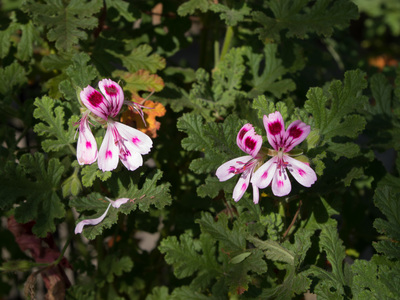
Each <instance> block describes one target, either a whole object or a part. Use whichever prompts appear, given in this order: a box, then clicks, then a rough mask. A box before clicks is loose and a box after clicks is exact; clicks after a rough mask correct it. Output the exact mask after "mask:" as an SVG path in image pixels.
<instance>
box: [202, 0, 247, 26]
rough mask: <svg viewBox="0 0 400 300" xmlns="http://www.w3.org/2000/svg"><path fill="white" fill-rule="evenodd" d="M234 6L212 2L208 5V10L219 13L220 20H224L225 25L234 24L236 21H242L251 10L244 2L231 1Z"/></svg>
mask: <svg viewBox="0 0 400 300" xmlns="http://www.w3.org/2000/svg"><path fill="white" fill-rule="evenodd" d="M232 4H233V6H234V7H228V6H226V5H223V4H221V3H214V4H212V5H211V6H210V10H211V11H213V12H216V13H220V15H219V17H220V18H221V20H225V23H226V25H228V26H236V25H237V23H238V22H242V21H243V20H244V18H245V17H246V16H248V15H249V14H250V12H251V9H250V7H248V6H247V5H246V3H235V2H233V3H232Z"/></svg>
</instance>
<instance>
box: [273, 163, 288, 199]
mask: <svg viewBox="0 0 400 300" xmlns="http://www.w3.org/2000/svg"><path fill="white" fill-rule="evenodd" d="M271 188H272V193H273V194H274V195H275V196H278V197H282V196H286V195H288V194H289V193H290V191H291V190H292V185H291V183H290V180H289V176H288V174H287V172H286V170H285V168H283V167H281V168H280V169H278V170H276V172H275V176H274V178H273V179H272V184H271Z"/></svg>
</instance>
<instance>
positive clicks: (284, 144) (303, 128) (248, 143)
mask: <svg viewBox="0 0 400 300" xmlns="http://www.w3.org/2000/svg"><path fill="white" fill-rule="evenodd" d="M263 121H264V127H265V130H266V132H267V139H268V142H269V144H270V145H271V146H272V148H273V149H262V138H261V136H260V135H258V134H256V133H255V131H254V129H253V126H252V125H251V124H246V125H244V126H243V127H242V128H241V129H240V130H239V133H238V135H237V140H236V143H237V145H238V146H239V148H240V149H241V150H242V151H244V152H246V153H247V154H249V155H247V156H241V157H238V158H235V159H232V160H230V161H228V162H226V163H224V164H222V165H221V166H220V167H219V168H218V169H217V171H216V176H217V177H218V179H219V180H220V181H225V180H228V179H230V178H232V177H233V176H234V175H236V174H241V176H240V178H239V181H238V183H237V184H236V186H235V189H234V191H233V199H234V200H235V201H239V200H240V198H242V196H243V194H244V192H245V191H246V189H247V187H248V185H249V183H251V184H252V186H253V201H254V203H256V204H257V203H258V201H259V191H258V189H263V188H266V187H267V186H269V185H270V184H271V188H272V193H273V194H274V195H275V196H279V197H282V196H286V195H288V194H289V193H290V191H291V189H292V186H291V183H290V180H289V176H288V172H287V171H289V172H290V174H291V175H292V176H293V177H294V178H295V179H296V180H297V181H298V182H299V183H300V184H301V185H303V186H305V187H310V186H311V185H312V184H314V182H315V181H316V180H317V175H316V174H315V172H314V170H313V169H311V167H310V166H309V165H308V164H307V163H304V162H301V161H300V160H297V159H295V158H293V157H292V156H297V155H299V153H296V152H294V151H292V149H293V148H294V147H295V146H297V145H298V144H300V143H301V142H302V141H303V140H304V139H305V138H306V137H307V136H308V134H309V133H310V126H308V125H306V124H305V123H303V122H301V121H299V120H297V121H294V122H293V123H291V124H290V125H289V127H288V128H287V129H286V130H285V124H284V121H283V118H282V115H281V114H280V113H279V112H278V111H276V112H274V113H271V114H269V115H268V117H267V116H264V119H263ZM267 156H271V157H272V158H270V159H269V160H267V161H266V162H265V163H263V161H264V159H265V157H267Z"/></svg>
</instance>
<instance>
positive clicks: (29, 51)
mask: <svg viewBox="0 0 400 300" xmlns="http://www.w3.org/2000/svg"><path fill="white" fill-rule="evenodd" d="M20 28H21V31H22V34H21V40H20V41H19V43H18V46H17V57H18V58H19V59H20V60H22V61H27V60H29V59H30V58H31V57H32V55H33V44H34V41H35V40H36V41H37V40H38V39H39V36H38V34H37V33H36V32H35V27H34V26H33V23H32V21H29V22H28V23H26V24H21V25H20Z"/></svg>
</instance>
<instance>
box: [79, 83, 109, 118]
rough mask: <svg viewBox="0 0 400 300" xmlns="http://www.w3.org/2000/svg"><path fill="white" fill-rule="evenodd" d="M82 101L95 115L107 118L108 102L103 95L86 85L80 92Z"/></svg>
mask: <svg viewBox="0 0 400 300" xmlns="http://www.w3.org/2000/svg"><path fill="white" fill-rule="evenodd" d="M80 97H81V101H82V103H83V104H84V105H85V106H86V107H87V108H88V109H89V110H90V111H91V112H92V113H94V114H95V115H96V116H99V117H100V118H102V119H104V120H107V118H108V116H109V114H110V113H109V103H108V101H107V100H106V99H105V98H104V97H103V95H102V94H101V93H100V92H99V91H97V90H95V89H94V88H92V87H91V86H90V85H88V86H87V87H86V88H84V89H83V90H82V91H81V93H80Z"/></svg>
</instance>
